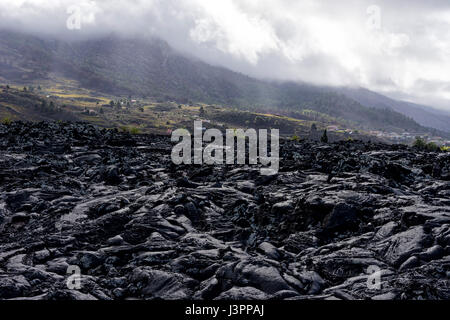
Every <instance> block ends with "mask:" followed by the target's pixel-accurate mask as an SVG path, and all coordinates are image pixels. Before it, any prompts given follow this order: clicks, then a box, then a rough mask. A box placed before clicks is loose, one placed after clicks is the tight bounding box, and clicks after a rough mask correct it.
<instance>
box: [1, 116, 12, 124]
mask: <svg viewBox="0 0 450 320" xmlns="http://www.w3.org/2000/svg"><path fill="white" fill-rule="evenodd" d="M11 122H12V120H11V118H9V117H4V118H3V119H2V123H3V124H6V125H10V124H11Z"/></svg>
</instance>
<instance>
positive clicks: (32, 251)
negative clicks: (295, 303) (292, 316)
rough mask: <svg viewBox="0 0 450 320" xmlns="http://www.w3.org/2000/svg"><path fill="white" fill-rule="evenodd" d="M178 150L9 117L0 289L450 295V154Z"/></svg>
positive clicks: (332, 147)
mask: <svg viewBox="0 0 450 320" xmlns="http://www.w3.org/2000/svg"><path fill="white" fill-rule="evenodd" d="M172 146H173V145H172V144H171V142H170V139H169V138H168V137H163V136H154V135H134V136H132V135H129V134H127V133H120V132H118V131H117V130H104V129H98V128H96V127H94V126H92V125H89V124H84V123H21V122H14V123H12V124H9V125H0V298H1V299H27V300H41V299H42V300H44V299H45V300H48V299H50V300H51V299H57V300H60V299H105V300H108V299H207V300H211V299H228V300H229V299H246V300H248V299H279V300H282V299H375V300H386V299H450V290H449V276H450V268H449V267H450V249H449V248H450V247H449V245H450V161H449V160H450V153H438V152H434V153H426V152H420V151H418V150H415V149H412V148H409V147H406V146H400V145H386V144H379V143H363V142H358V141H346V142H339V143H333V144H321V143H316V142H294V141H287V140H286V141H285V140H282V141H281V151H280V158H281V159H280V170H279V173H278V174H277V175H274V176H262V175H261V174H260V170H259V168H258V167H255V166H239V165H223V166H207V165H180V166H177V165H174V164H173V163H172V162H171V158H170V153H171V150H172ZM74 272H75V273H74ZM78 275H79V277H78Z"/></svg>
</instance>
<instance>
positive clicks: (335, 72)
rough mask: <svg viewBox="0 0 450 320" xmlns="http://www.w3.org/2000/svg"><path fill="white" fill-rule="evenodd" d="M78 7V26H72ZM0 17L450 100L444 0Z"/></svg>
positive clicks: (153, 4) (55, 5)
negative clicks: (150, 40) (155, 40)
mask: <svg viewBox="0 0 450 320" xmlns="http://www.w3.org/2000/svg"><path fill="white" fill-rule="evenodd" d="M70 6H77V8H79V12H80V15H81V28H80V29H79V30H78V29H76V30H69V29H68V28H67V19H68V18H69V16H70V14H73V10H72V11H70V10H69V11H68V8H69V7H70ZM0 20H1V21H0V27H7V28H15V29H18V30H24V31H28V32H35V33H40V34H42V33H45V34H53V35H54V34H57V35H59V36H62V37H66V38H70V37H91V36H98V35H102V34H105V33H110V32H117V33H123V34H127V35H133V36H135V35H139V36H157V37H160V38H163V39H165V40H167V41H168V42H169V43H170V44H171V45H172V46H173V47H175V48H176V49H178V50H180V51H183V52H186V53H189V54H191V55H193V56H197V57H200V58H202V59H203V60H206V61H207V62H209V63H212V64H215V65H221V66H225V67H228V68H231V69H233V70H235V71H240V72H243V73H246V74H249V75H252V76H256V77H260V78H268V79H280V80H294V81H305V82H311V83H315V84H323V85H351V86H363V87H367V88H369V89H372V90H376V91H381V92H384V93H387V94H389V93H390V92H392V93H395V92H402V93H403V94H404V96H405V97H408V98H409V99H410V100H412V101H420V102H422V103H423V102H424V101H426V100H427V99H428V100H429V101H430V103H431V102H432V103H433V104H436V105H437V106H441V107H444V108H445V107H448V108H449V109H450V107H449V106H450V104H449V103H448V102H447V101H448V100H449V99H450V94H449V90H448V88H449V86H450V72H449V71H450V3H449V2H448V1H446V0H443V1H441V0H434V1H427V2H424V1H419V0H409V1H407V0H399V1H387V0H379V1H365V0H363V1H356V0H347V1H339V2H338V1H332V0H324V1H316V0H301V1H297V0H278V1H272V0H246V1H240V0H221V1H211V0H128V1H125V0H108V1H101V0H97V1H94V0H81V1H71V0H15V1H10V0H0Z"/></svg>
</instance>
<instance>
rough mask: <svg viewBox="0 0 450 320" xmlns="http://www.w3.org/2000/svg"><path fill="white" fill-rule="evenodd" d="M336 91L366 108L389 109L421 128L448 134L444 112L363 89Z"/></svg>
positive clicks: (449, 122)
mask: <svg viewBox="0 0 450 320" xmlns="http://www.w3.org/2000/svg"><path fill="white" fill-rule="evenodd" d="M337 91H338V92H340V93H343V94H344V95H346V96H347V97H349V98H351V99H353V100H356V101H358V102H359V103H361V104H363V105H365V106H367V107H371V108H377V109H391V110H394V111H397V112H399V113H402V114H404V115H407V116H408V117H411V118H412V119H414V120H415V121H416V122H417V123H419V124H421V125H423V126H426V127H432V128H436V129H439V130H442V131H446V132H450V114H449V113H446V112H445V111H440V110H436V109H433V108H430V107H426V106H422V105H418V104H414V103H411V102H406V101H398V100H394V99H391V98H388V97H386V96H383V95H381V94H378V93H375V92H372V91H370V90H367V89H363V88H357V89H353V88H340V89H339V90H337Z"/></svg>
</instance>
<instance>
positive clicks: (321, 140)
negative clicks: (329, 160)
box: [320, 129, 328, 143]
mask: <svg viewBox="0 0 450 320" xmlns="http://www.w3.org/2000/svg"><path fill="white" fill-rule="evenodd" d="M320 142H322V143H328V135H327V130H326V129H325V130H324V131H323V135H322V137H321V138H320Z"/></svg>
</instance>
